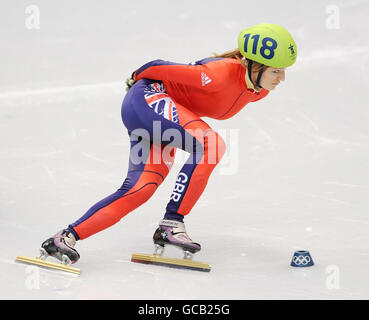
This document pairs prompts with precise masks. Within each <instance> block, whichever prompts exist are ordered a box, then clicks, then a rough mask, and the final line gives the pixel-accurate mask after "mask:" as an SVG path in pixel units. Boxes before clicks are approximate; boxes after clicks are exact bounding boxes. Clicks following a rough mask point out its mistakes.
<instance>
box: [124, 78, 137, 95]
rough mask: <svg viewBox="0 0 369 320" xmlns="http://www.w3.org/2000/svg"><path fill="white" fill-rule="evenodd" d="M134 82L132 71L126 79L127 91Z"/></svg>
mask: <svg viewBox="0 0 369 320" xmlns="http://www.w3.org/2000/svg"><path fill="white" fill-rule="evenodd" d="M135 83H136V80H135V79H134V77H133V73H132V75H131V76H130V77H129V78H127V79H126V91H127V92H128V91H129V89H131V88H132V86H133V85H134V84H135Z"/></svg>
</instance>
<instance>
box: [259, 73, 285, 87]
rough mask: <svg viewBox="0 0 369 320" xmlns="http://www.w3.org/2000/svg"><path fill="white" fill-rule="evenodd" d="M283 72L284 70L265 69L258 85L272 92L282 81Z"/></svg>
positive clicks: (283, 77)
mask: <svg viewBox="0 0 369 320" xmlns="http://www.w3.org/2000/svg"><path fill="white" fill-rule="evenodd" d="M285 71H286V69H285V68H279V69H276V68H272V67H268V68H266V69H265V70H264V72H263V74H262V76H261V79H260V85H261V86H262V88H264V89H266V90H268V91H271V90H274V89H275V88H276V87H277V86H278V85H279V83H280V82H281V81H284V79H285Z"/></svg>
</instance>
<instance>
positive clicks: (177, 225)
mask: <svg viewBox="0 0 369 320" xmlns="http://www.w3.org/2000/svg"><path fill="white" fill-rule="evenodd" d="M153 240H154V244H155V246H156V251H155V254H159V255H161V254H162V253H163V251H164V246H165V245H166V244H170V245H174V246H177V247H179V248H181V249H183V251H184V253H185V258H189V259H190V258H192V255H193V254H194V253H196V252H197V251H200V250H201V246H200V244H198V243H196V242H193V241H192V240H191V238H190V237H189V236H188V235H187V233H186V229H185V225H184V223H183V222H179V221H176V220H169V219H163V220H161V221H160V223H159V227H158V228H157V229H156V231H155V233H154V236H153Z"/></svg>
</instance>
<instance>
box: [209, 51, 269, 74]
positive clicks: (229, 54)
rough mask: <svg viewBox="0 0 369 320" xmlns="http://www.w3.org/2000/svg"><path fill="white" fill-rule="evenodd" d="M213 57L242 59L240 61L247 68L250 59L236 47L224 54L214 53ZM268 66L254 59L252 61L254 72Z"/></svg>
mask: <svg viewBox="0 0 369 320" xmlns="http://www.w3.org/2000/svg"><path fill="white" fill-rule="evenodd" d="M212 58H231V59H237V60H239V61H240V63H241V64H242V65H243V66H244V67H245V68H246V69H247V65H248V60H247V59H246V58H245V57H244V56H243V55H242V53H241V52H240V50H239V49H234V50H231V51H226V52H224V53H222V54H217V53H214V54H213V56H212ZM265 68H266V66H265V65H264V64H261V63H259V62H256V61H253V62H252V72H259V71H261V70H264V69H265Z"/></svg>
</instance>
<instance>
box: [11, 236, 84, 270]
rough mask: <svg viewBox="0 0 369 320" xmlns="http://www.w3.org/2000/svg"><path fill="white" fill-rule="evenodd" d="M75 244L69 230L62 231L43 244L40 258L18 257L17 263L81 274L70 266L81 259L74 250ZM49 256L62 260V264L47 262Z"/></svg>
mask: <svg viewBox="0 0 369 320" xmlns="http://www.w3.org/2000/svg"><path fill="white" fill-rule="evenodd" d="M75 243H76V240H75V238H74V236H73V234H72V233H70V232H69V231H68V230H62V231H60V232H58V233H57V234H56V235H54V236H53V237H51V238H49V239H47V240H46V241H44V242H43V243H42V245H41V249H40V256H39V257H37V258H31V257H26V256H18V257H17V258H16V261H19V262H23V263H28V264H34V265H38V266H41V267H46V268H51V269H56V270H61V271H66V272H71V273H74V274H80V272H81V271H80V269H78V268H74V267H71V266H70V264H72V263H75V262H77V261H78V259H79V257H80V256H79V254H78V252H77V251H76V249H74V245H75ZM48 256H52V257H54V258H56V259H58V260H60V263H55V262H51V261H46V258H47V257H48Z"/></svg>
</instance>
